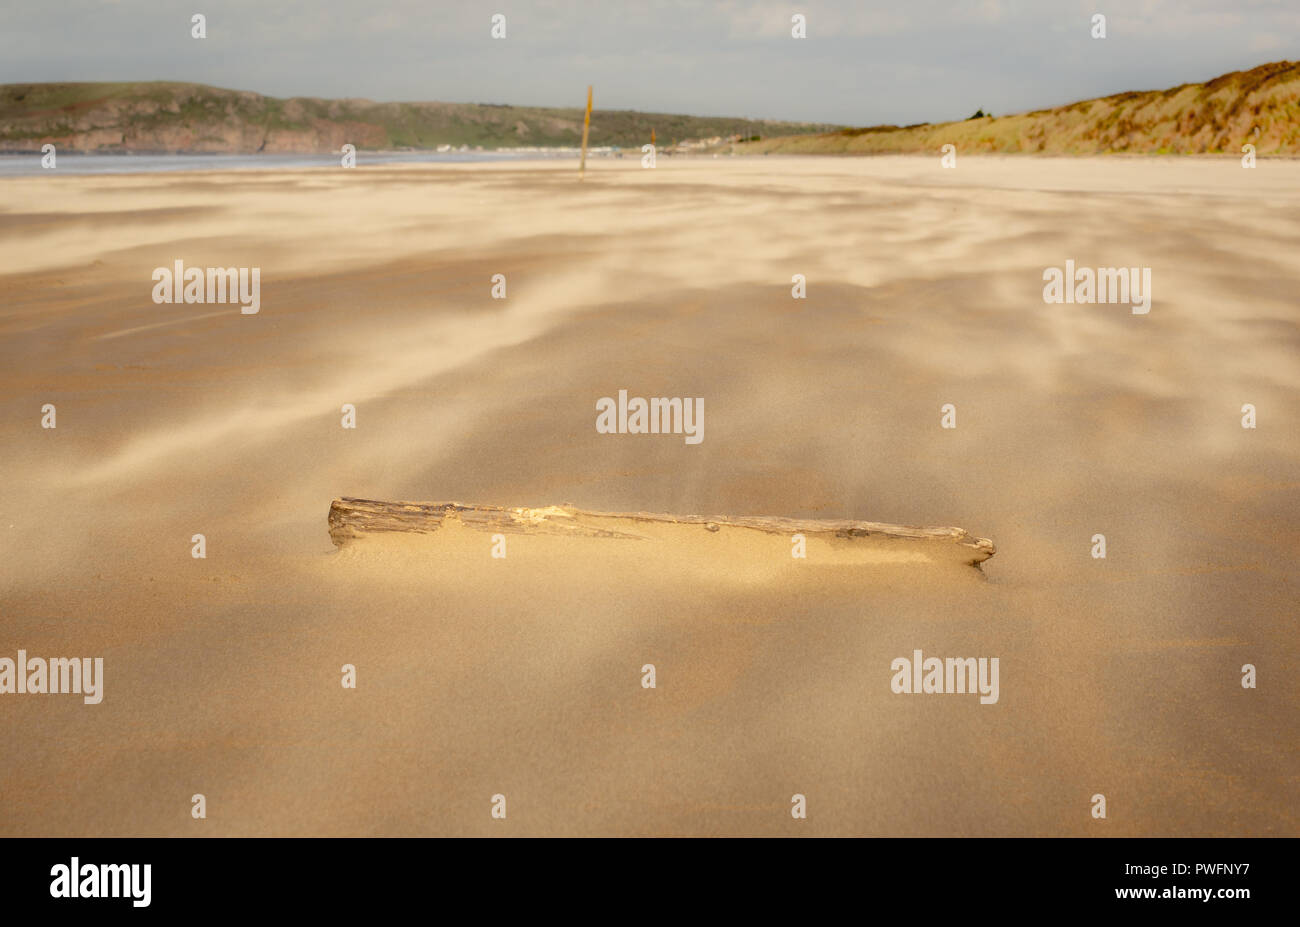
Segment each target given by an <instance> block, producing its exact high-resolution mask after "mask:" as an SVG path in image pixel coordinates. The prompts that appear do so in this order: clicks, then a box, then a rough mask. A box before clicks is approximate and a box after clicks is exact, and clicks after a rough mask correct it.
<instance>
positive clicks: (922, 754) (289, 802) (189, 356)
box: [0, 156, 1300, 836]
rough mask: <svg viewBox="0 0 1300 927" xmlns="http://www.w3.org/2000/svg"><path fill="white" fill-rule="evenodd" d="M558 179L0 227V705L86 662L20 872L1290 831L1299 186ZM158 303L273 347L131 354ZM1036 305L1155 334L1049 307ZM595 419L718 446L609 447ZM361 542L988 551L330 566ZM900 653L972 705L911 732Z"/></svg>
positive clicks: (347, 178) (336, 190) (620, 173)
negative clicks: (604, 523) (157, 854)
mask: <svg viewBox="0 0 1300 927" xmlns="http://www.w3.org/2000/svg"><path fill="white" fill-rule="evenodd" d="M362 160H364V159H362ZM574 168H575V165H573V164H570V163H558V162H538V163H527V164H521V163H494V164H454V165H453V164H449V165H437V166H423V165H388V166H382V167H366V166H365V165H364V163H363V164H362V166H360V167H358V168H357V169H355V170H344V169H341V168H337V169H316V170H293V171H267V172H211V173H197V172H196V173H185V174H165V175H158V174H154V175H114V176H58V175H57V174H58V172H57V171H50V172H48V173H49V175H50V176H41V177H30V178H7V179H4V180H3V181H0V292H2V293H3V297H2V298H0V448H2V450H0V470H2V471H3V476H4V479H3V480H0V632H2V633H0V656H7V657H10V658H12V657H14V656H15V655H16V653H17V651H18V650H19V649H20V648H22V649H24V650H25V651H27V652H28V653H30V654H33V655H37V654H39V655H41V656H45V657H55V656H57V657H74V656H75V657H91V656H94V657H102V658H103V660H104V693H103V700H102V702H100V703H99V704H95V705H88V704H83V701H82V699H81V698H79V697H75V696H72V695H40V694H23V695H18V694H13V695H7V696H5V697H3V698H0V737H3V743H4V748H3V750H0V834H2V835H92V836H99V835H166V836H220V835H483V836H492V835H507V834H509V835H516V836H518V835H543V834H573V835H607V834H612V835H687V834H734V835H765V834H772V835H814V834H818V835H1097V836H1118V835H1291V836H1295V835H1300V810H1298V809H1300V800H1298V799H1300V765H1298V763H1297V760H1298V759H1300V755H1298V750H1297V747H1298V744H1300V737H1298V735H1297V732H1298V731H1300V684H1298V683H1300V677H1298V675H1297V656H1298V654H1300V639H1298V637H1297V633H1296V627H1297V625H1296V621H1297V576H1298V573H1297V569H1296V558H1297V555H1300V427H1297V416H1298V415H1300V305H1298V303H1297V294H1300V261H1297V255H1300V223H1297V222H1296V216H1297V215H1300V162H1298V161H1274V160H1269V159H1261V160H1260V162H1259V166H1258V168H1257V169H1255V170H1242V169H1241V166H1240V164H1239V160H1238V159H1237V158H1222V159H1220V158H1197V159H1191V158H1189V159H1181V160H1180V159H1176V158H1119V157H1113V158H1075V159H1067V158H1059V159H1058V158H1030V157H1006V158H998V157H974V156H963V157H962V158H961V159H960V161H959V164H958V167H957V169H956V170H945V169H942V168H941V167H940V162H939V158H938V157H933V158H930V157H925V158H915V157H878V158H863V159H837V158H822V159H815V158H793V157H788V158H787V157H775V156H773V157H765V158H762V157H760V158H752V159H746V158H731V159H728V158H720V159H710V158H701V159H694V160H691V159H683V158H677V159H670V158H660V159H659V162H658V167H656V168H655V169H654V170H642V169H640V167H639V163H638V161H637V160H636V159H635V158H628V159H623V160H605V161H595V162H593V163H590V164H589V165H588V171H587V178H586V180H585V181H584V182H582V183H579V182H578V180H577V173H576V170H575V169H574ZM176 261H183V262H184V264H185V265H186V266H197V267H213V266H221V267H258V268H260V271H261V278H260V279H261V293H260V309H259V311H258V312H257V313H256V314H243V313H241V311H240V307H239V306H238V305H230V304H217V305H212V304H179V305H178V304H163V305H159V304H155V303H154V301H153V300H152V299H151V291H152V289H153V286H154V283H153V281H152V279H151V273H152V272H153V270H154V269H155V268H158V267H171V266H173V264H174V262H176ZM1066 261H1072V262H1075V263H1077V264H1078V265H1080V266H1088V267H1102V266H1123V267H1129V266H1132V267H1147V268H1150V270H1151V279H1152V295H1151V303H1150V311H1149V313H1147V314H1135V313H1133V312H1132V311H1131V310H1130V308H1129V307H1128V306H1126V305H1105V304H1095V305H1090V304H1082V305H1081V304H1062V305H1057V304H1047V303H1045V302H1044V300H1043V286H1044V284H1043V272H1044V269H1045V268H1049V267H1062V266H1064V265H1065V262H1066ZM496 274H502V275H504V276H505V278H506V287H507V295H506V298H505V299H494V298H492V286H493V283H492V279H493V276H494V275H496ZM796 274H802V275H804V276H805V277H806V281H807V284H806V285H807V297H806V299H793V298H792V296H791V287H792V276H793V275H796ZM621 389H626V390H628V391H630V392H631V393H632V394H634V395H639V396H674V397H702V398H703V400H704V403H705V404H704V408H705V410H706V411H705V429H704V437H703V440H702V441H700V442H699V443H698V444H688V443H687V442H685V441H683V439H682V438H681V436H676V435H627V434H600V433H598V432H597V430H596V428H595V420H596V405H595V404H596V402H597V400H598V399H600V398H601V397H606V396H613V395H616V394H617V393H618V391H619V390H621ZM47 403H49V404H53V405H54V406H55V407H56V409H57V427H55V428H43V427H42V424H41V422H42V406H43V405H44V404H47ZM344 404H351V405H353V406H354V407H355V415H356V428H355V429H345V428H343V427H341V416H342V412H341V409H342V407H343V406H344ZM945 404H952V405H953V406H954V407H955V410H956V425H957V427H955V428H951V429H949V428H942V427H941V407H942V406H944V405H945ZM1244 404H1251V405H1253V406H1254V407H1255V409H1256V410H1257V416H1258V427H1256V428H1254V429H1247V428H1243V427H1242V414H1243V413H1242V407H1243V405H1244ZM340 496H355V497H361V498H367V499H381V500H383V499H386V500H428V501H434V500H460V501H465V502H477V503H487V504H494V505H508V506H514V505H519V506H544V505H551V504H559V503H572V504H574V505H577V506H580V507H583V508H588V509H597V510H603V511H650V512H668V513H683V514H696V515H715V514H728V515H773V516H787V517H797V518H828V519H829V518H836V519H839V518H844V519H862V520H871V521H880V522H891V523H897V524H903V525H938V526H947V525H952V526H960V527H962V528H965V529H967V530H968V531H970V532H971V533H972V534H974V535H977V536H980V537H986V538H991V539H993V541H994V542H995V543H996V545H997V554H996V556H994V557H993V558H992V559H991V560H989V561H987V562H985V563H984V564H983V565H982V569H978V570H977V569H975V568H973V567H969V566H963V565H957V564H945V563H913V562H906V561H905V560H904V561H901V562H878V563H856V564H853V563H850V564H845V563H827V562H818V559H817V558H816V557H815V556H810V557H809V559H807V560H795V559H793V558H790V557H788V555H784V554H783V553H782V550H781V549H775V550H771V549H769V548H764V550H763V551H762V552H761V553H760V552H756V550H753V549H750V548H747V547H746V546H745V545H743V544H742V545H732V546H730V547H727V548H726V549H718V548H716V547H710V546H709V544H708V542H707V539H706V538H704V537H703V535H701V534H700V533H699V532H696V533H693V534H687V533H683V534H682V535H681V536H680V537H674V538H668V539H666V540H664V541H663V542H662V543H659V544H658V545H657V546H656V547H654V548H653V550H651V551H647V549H646V548H645V547H641V546H638V545H637V544H636V543H635V542H633V543H631V544H623V543H620V542H606V541H591V540H565V539H555V538H527V537H520V538H513V537H512V538H510V540H509V552H508V556H507V557H505V558H504V559H497V558H493V557H491V556H490V555H489V542H488V538H487V536H486V535H483V534H480V533H477V532H471V531H460V530H454V529H453V530H448V531H447V532H444V533H441V534H439V535H435V536H433V537H418V536H393V537H388V538H382V537H381V538H374V539H365V540H363V541H359V542H357V543H356V544H353V545H348V546H346V547H344V548H342V549H340V550H336V549H335V547H334V546H333V545H332V544H331V541H330V536H329V533H328V531H327V524H326V517H327V512H328V509H329V506H330V502H331V500H332V499H335V498H337V497H340ZM198 533H201V534H203V535H204V536H205V539H206V558H205V559H195V558H194V557H193V556H191V548H192V544H191V538H192V536H193V535H195V534H198ZM1096 534H1103V535H1104V536H1105V538H1106V545H1107V556H1106V557H1105V558H1104V559H1097V558H1095V557H1094V556H1092V549H1093V546H1094V545H1093V540H1092V539H1093V536H1094V535H1096ZM916 650H921V651H923V652H924V653H925V654H926V655H927V656H928V655H935V656H940V657H996V658H998V659H999V660H1000V667H1001V670H1000V673H1001V676H1000V696H999V698H998V701H997V702H996V704H981V702H980V700H979V699H978V698H977V697H975V696H973V695H970V694H966V695H938V694H928V695H927V694H896V693H894V692H893V691H891V676H892V675H893V674H892V673H891V669H890V667H891V661H893V660H894V659H895V658H899V657H910V656H911V655H912V654H913V653H914V651H916ZM344 664H352V665H354V666H355V667H356V673H357V687H356V688H355V690H352V689H345V688H343V687H342V686H341V684H340V668H341V667H342V666H343V665H344ZM645 664H654V666H655V668H656V676H657V687H656V688H655V689H646V688H643V686H642V677H643V674H642V667H643V666H644V665H645ZM1244 664H1253V665H1254V666H1255V667H1256V668H1257V673H1258V687H1257V688H1254V689H1247V688H1243V686H1242V684H1241V679H1242V666H1243V665H1244ZM200 793H201V794H203V795H204V796H205V797H206V804H207V817H206V818H205V819H202V820H196V819H194V818H193V817H192V816H191V813H190V812H191V797H192V796H193V795H194V794H200ZM796 793H797V794H802V795H805V796H806V798H807V808H808V816H807V819H806V820H798V819H794V818H792V816H791V814H790V807H791V796H792V795H794V794H796ZM1098 793H1100V794H1104V795H1105V796H1106V803H1107V817H1106V819H1105V820H1097V819H1094V817H1093V816H1092V814H1091V811H1092V807H1093V805H1092V803H1091V799H1092V796H1094V795H1095V794H1098ZM496 794H502V795H505V796H506V797H507V800H508V817H507V818H506V819H505V820H498V819H493V818H492V817H491V815H490V814H489V810H490V806H491V798H492V796H493V795H496Z"/></svg>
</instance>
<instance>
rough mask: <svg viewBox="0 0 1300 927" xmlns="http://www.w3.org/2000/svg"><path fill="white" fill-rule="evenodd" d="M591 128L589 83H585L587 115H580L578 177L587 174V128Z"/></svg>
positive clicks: (580, 177)
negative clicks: (580, 137)
mask: <svg viewBox="0 0 1300 927" xmlns="http://www.w3.org/2000/svg"><path fill="white" fill-rule="evenodd" d="M590 128H591V84H588V85H587V115H585V116H583V117H582V160H581V161H579V162H578V179H579V180H582V179H583V178H584V177H586V176H587V130H588V129H590Z"/></svg>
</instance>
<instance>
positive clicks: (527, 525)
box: [329, 497, 995, 564]
mask: <svg viewBox="0 0 1300 927" xmlns="http://www.w3.org/2000/svg"><path fill="white" fill-rule="evenodd" d="M448 519H454V520H455V521H458V522H459V523H461V524H463V525H465V526H466V527H469V528H474V529H476V530H479V531H487V532H493V533H501V534H550V535H565V536H570V537H592V538H617V539H623V540H643V539H644V535H641V534H638V533H637V528H638V526H639V525H646V526H649V525H698V526H700V527H701V528H703V529H705V530H707V531H718V530H719V529H721V528H748V529H751V530H754V531H762V532H764V533H766V534H782V535H787V536H789V535H793V534H803V535H805V536H809V537H816V536H821V537H833V538H838V539H843V540H854V539H870V540H872V541H890V542H893V541H897V542H900V543H901V542H907V541H920V542H928V543H950V544H956V545H958V546H960V547H962V548H965V551H964V553H963V554H962V556H963V558H967V559H966V562H968V563H971V564H977V563H980V562H982V561H984V560H987V559H988V558H989V557H992V556H993V554H994V551H995V548H994V546H993V542H992V541H990V540H989V539H988V538H977V537H974V536H972V535H970V534H968V533H967V532H966V531H964V530H963V529H961V528H918V527H912V526H910V525H887V524H883V523H880V522H872V521H849V520H834V519H807V518H781V517H774V516H767V515H741V516H727V515H717V516H711V517H704V516H700V515H661V514H655V513H651V512H589V511H584V510H582V509H578V508H574V507H573V506H569V505H552V506H546V507H544V508H506V507H504V506H497V505H467V504H465V503H461V502H379V501H375V500H372V499H352V498H346V497H345V498H342V499H335V500H334V501H333V502H332V503H330V513H329V529H330V540H332V541H333V542H334V544H335V546H337V547H342V546H343V545H344V544H346V543H348V542H349V541H351V540H354V539H356V538H360V537H363V536H365V535H367V534H375V533H381V532H391V531H405V532H416V533H421V534H431V533H433V532H435V531H437V530H438V529H439V528H441V527H442V526H443V524H444V523H446V522H447V520H448Z"/></svg>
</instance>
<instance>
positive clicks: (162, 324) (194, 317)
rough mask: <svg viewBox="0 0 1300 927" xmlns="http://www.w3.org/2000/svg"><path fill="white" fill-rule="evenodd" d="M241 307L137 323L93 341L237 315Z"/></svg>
mask: <svg viewBox="0 0 1300 927" xmlns="http://www.w3.org/2000/svg"><path fill="white" fill-rule="evenodd" d="M237 313H239V309H238V308H235V309H218V310H217V311H216V312H205V313H203V314H202V315H187V316H185V318H183V319H168V320H167V321H166V322H153V323H151V324H149V325H137V326H136V327H135V328H123V329H119V330H118V331H115V332H107V333H106V334H103V335H96V336H95V337H93V338H91V339H90V340H91V341H107V340H108V339H110V338H121V337H122V336H123V335H134V334H135V333H136V332H147V331H149V330H150V329H154V328H166V327H167V326H168V325H180V324H182V323H184V322H197V321H198V320H199V319H211V318H213V317H215V316H219V315H235V314H237Z"/></svg>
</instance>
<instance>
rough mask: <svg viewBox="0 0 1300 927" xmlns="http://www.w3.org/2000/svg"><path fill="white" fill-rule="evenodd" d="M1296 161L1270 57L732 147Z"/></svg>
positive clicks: (1296, 116) (1296, 130)
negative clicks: (1197, 73) (1123, 87)
mask: <svg viewBox="0 0 1300 927" xmlns="http://www.w3.org/2000/svg"><path fill="white" fill-rule="evenodd" d="M1246 143H1250V144H1253V145H1254V146H1255V148H1256V150H1257V152H1258V153H1259V154H1261V155H1289V156H1296V155H1300V63H1296V62H1291V61H1279V62H1276V63H1273V64H1265V65H1261V66H1259V67H1257V68H1253V69H1251V70H1249V71H1235V72H1233V73H1231V74H1225V75H1223V76H1222V77H1218V78H1216V79H1214V80H1212V81H1207V82H1206V83H1203V84H1183V85H1181V86H1178V87H1172V88H1170V89H1168V90H1149V91H1132V92H1128V93H1119V94H1115V95H1113V96H1109V97H1101V98H1100V99H1095V100H1083V101H1080V102H1078V103H1071V104H1069V105H1066V106H1057V107H1054V108H1052V109H1046V110H1036V111H1034V112H1031V113H1021V114H1018V115H1014V116H1000V117H996V118H994V117H986V118H982V119H968V120H965V121H963V122H941V123H935V124H933V125H932V124H928V123H927V124H924V125H917V126H907V127H898V126H875V127H872V128H865V129H841V130H838V131H834V132H827V133H822V134H816V135H808V136H800V137H782V138H765V139H763V140H762V141H760V142H751V143H749V144H745V145H738V146H736V147H737V150H738V151H741V152H744V153H752V154H760V153H769V152H770V153H776V152H780V153H783V154H904V153H927V154H930V153H938V152H939V150H940V149H941V148H942V147H943V146H944V145H955V146H956V148H957V150H958V151H959V152H961V153H963V154H977V153H983V154H994V153H996V154H1016V153H1041V154H1069V155H1085V154H1109V153H1117V152H1124V153H1132V154H1216V153H1227V154H1238V155H1239V154H1241V146H1242V145H1244V144H1246Z"/></svg>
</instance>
